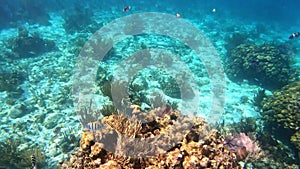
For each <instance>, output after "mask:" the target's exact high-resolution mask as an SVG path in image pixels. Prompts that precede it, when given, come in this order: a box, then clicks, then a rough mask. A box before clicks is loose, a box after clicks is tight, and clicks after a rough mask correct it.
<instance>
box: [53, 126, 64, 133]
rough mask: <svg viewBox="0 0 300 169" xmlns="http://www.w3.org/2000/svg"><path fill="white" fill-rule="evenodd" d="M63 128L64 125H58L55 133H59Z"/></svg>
mask: <svg viewBox="0 0 300 169" xmlns="http://www.w3.org/2000/svg"><path fill="white" fill-rule="evenodd" d="M62 128H63V126H62V125H60V126H58V127H56V128H55V129H54V131H53V133H54V134H55V135H57V134H59V133H60V131H61V129H62Z"/></svg>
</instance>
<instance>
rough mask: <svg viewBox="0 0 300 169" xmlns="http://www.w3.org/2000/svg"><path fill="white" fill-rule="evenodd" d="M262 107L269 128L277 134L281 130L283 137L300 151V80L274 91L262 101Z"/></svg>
mask: <svg viewBox="0 0 300 169" xmlns="http://www.w3.org/2000/svg"><path fill="white" fill-rule="evenodd" d="M262 109H263V118H264V120H265V121H266V123H267V125H268V126H269V127H270V128H271V130H272V131H273V132H274V133H277V134H279V133H281V132H282V136H284V137H285V138H283V139H287V140H291V142H292V143H293V144H294V145H295V146H296V148H297V149H298V152H300V146H299V140H300V138H299V126H300V82H295V83H292V84H289V85H286V86H284V87H283V88H282V89H280V90H278V91H275V92H274V93H273V95H272V96H270V97H269V98H268V99H267V100H266V101H264V102H263V107H262ZM283 133H284V134H283ZM292 135H293V136H292Z"/></svg>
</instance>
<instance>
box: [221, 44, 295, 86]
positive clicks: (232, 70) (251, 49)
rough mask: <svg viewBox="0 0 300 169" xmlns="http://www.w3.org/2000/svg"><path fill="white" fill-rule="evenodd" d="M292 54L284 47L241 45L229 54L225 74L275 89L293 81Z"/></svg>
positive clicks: (287, 47)
mask: <svg viewBox="0 0 300 169" xmlns="http://www.w3.org/2000/svg"><path fill="white" fill-rule="evenodd" d="M293 55H294V54H293V51H292V49H291V48H290V47H289V46H288V45H286V44H281V45H275V44H263V45H260V46H259V45H256V44H241V45H239V46H237V47H236V48H234V49H233V50H232V51H231V52H230V56H229V58H228V60H227V66H226V73H227V74H228V76H229V78H230V79H232V80H236V81H240V80H243V79H247V80H249V81H250V82H253V83H256V84H259V85H262V86H263V87H266V88H268V89H278V88H280V87H282V86H284V85H286V84H288V83H290V82H293V81H295V80H296V77H297V73H296V72H297V71H296V69H294V68H292V64H293V63H294V58H293Z"/></svg>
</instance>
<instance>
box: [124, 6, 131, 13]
mask: <svg viewBox="0 0 300 169" xmlns="http://www.w3.org/2000/svg"><path fill="white" fill-rule="evenodd" d="M130 9H131V6H124V8H123V12H128V11H129V10H130Z"/></svg>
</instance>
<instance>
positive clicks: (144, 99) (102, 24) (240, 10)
mask: <svg viewBox="0 0 300 169" xmlns="http://www.w3.org/2000/svg"><path fill="white" fill-rule="evenodd" d="M298 6H299V2H298V1H296V0H292V1H288V2H286V1H283V0H280V1H276V3H275V2H272V1H263V2H261V1H258V0H252V1H250V2H243V3H241V2H240V1H237V0H230V1H226V2H225V1H224V2H223V1H218V0H213V1H188V2H186V1H176V2H175V1H163V2H158V1H154V0H147V1H138V2H137V1H133V0H131V1H129V0H128V1H126V0H122V1H120V0H118V1H107V0H105V1H101V0H97V1H96V0H86V1H80V0H69V1H62V2H61V1H57V0H49V1H47V2H44V1H40V0H30V1H24V0H10V1H8V0H3V1H1V2H0V14H1V15H0V16H1V19H0V29H1V32H0V33H1V36H0V45H1V49H0V53H1V55H0V73H1V76H0V78H1V79H0V98H1V99H0V117H1V118H0V120H1V123H0V128H1V133H0V141H1V144H0V146H1V149H2V150H0V154H1V156H2V157H5V156H7V157H9V159H10V160H7V159H4V160H2V161H1V160H0V168H1V169H2V168H26V167H27V168H30V166H31V161H30V155H31V154H36V156H38V154H39V153H41V154H43V155H44V156H45V159H44V162H43V163H42V164H39V166H41V167H40V168H55V167H56V164H57V163H58V162H59V161H61V160H65V159H67V158H68V154H70V153H71V152H74V151H75V150H76V147H78V143H79V139H80V137H81V133H82V129H83V127H84V126H85V125H86V124H87V123H89V122H93V121H97V120H100V119H101V118H102V117H103V116H104V115H105V112H104V110H103V107H105V106H111V105H114V106H115V108H116V109H118V110H119V111H120V112H122V113H124V114H126V115H127V116H132V110H131V109H130V105H139V106H141V109H142V111H145V112H147V111H149V110H150V109H153V108H157V107H160V106H163V105H165V104H170V105H173V106H174V107H173V108H177V109H179V110H181V112H182V113H183V114H187V115H190V116H202V117H204V118H206V121H207V122H208V123H209V124H211V126H212V127H215V126H219V128H218V129H220V126H221V128H223V129H224V130H226V129H228V130H229V128H230V127H232V126H235V127H237V126H239V125H241V124H243V125H246V127H245V128H247V125H253V124H247V123H248V121H247V120H246V119H252V120H254V121H255V125H256V126H257V127H256V128H255V129H253V130H251V134H253V135H256V136H257V137H259V134H261V132H262V133H271V134H270V136H271V137H273V139H274V140H275V142H280V143H281V144H280V146H281V148H282V147H284V148H282V151H281V152H286V154H284V153H283V154H280V155H278V157H281V156H286V157H288V158H287V159H285V158H284V159H283V160H281V161H280V160H279V161H276V158H274V159H275V161H276V162H277V163H279V164H280V163H287V164H289V165H291V166H292V164H294V165H293V166H296V167H297V165H298V164H299V156H298V154H297V153H298V152H299V151H300V150H299V149H297V146H295V145H294V144H293V143H291V142H290V136H285V135H281V134H280V133H281V132H279V134H278V133H277V134H276V133H275V134H274V131H272V129H269V128H272V125H273V124H272V125H271V127H270V124H268V121H267V119H266V118H264V110H263V109H261V107H259V106H257V105H256V104H255V101H256V99H255V98H256V97H255V96H256V95H257V93H258V91H259V90H262V89H264V90H265V91H266V92H265V93H266V95H267V96H269V97H271V96H272V94H273V93H274V91H276V90H278V89H280V88H281V87H282V86H284V85H287V84H290V83H292V82H294V81H297V80H299V74H296V75H294V73H295V72H297V71H299V66H300V54H299V45H300V37H299V38H298V37H297V36H296V34H297V32H298V31H300V28H299V27H300V19H299V17H298V13H297V11H298ZM293 33H295V37H294V38H293V39H289V37H290V36H291V35H293ZM241 44H247V45H249V44H250V45H254V46H257V47H258V49H257V50H250V49H252V48H255V47H253V46H252V47H251V46H248V47H246V48H242V49H241V50H238V48H237V47H238V46H239V45H241ZM263 44H270V45H274V46H272V47H274V50H270V51H266V52H267V54H265V53H264V52H265V51H264V49H265V48H262V47H261V48H260V45H263ZM243 50H245V51H246V52H245V51H243ZM248 50H249V51H248ZM251 52H253V53H254V54H249V53H251ZM255 52H256V53H255ZM268 52H269V53H268ZM272 52H273V53H272ZM274 52H275V54H274ZM276 52H278V53H276ZM247 54H248V55H247ZM280 54H282V55H280ZM260 56H261V57H260ZM268 56H270V57H268ZM281 57H282V58H283V59H281V60H280V59H278V58H281ZM269 64H272V65H271V66H268V65H269ZM246 67H247V68H246ZM265 69H267V70H268V71H267V73H266V72H265V73H262V72H264V71H263V70H265ZM272 72H273V73H272ZM274 72H277V73H274ZM285 73H286V74H285ZM107 85H111V90H109V89H107ZM107 92H108V93H107ZM296 101H297V100H296ZM87 107H88V108H89V107H90V108H91V111H92V112H95V111H100V112H102V114H101V113H100V114H99V115H98V116H95V115H94V116H92V117H90V118H84V117H83V116H82V112H83V111H82V110H83V108H87ZM295 112H296V113H295V114H296V115H295V116H294V117H291V119H296V120H295V121H296V122H298V123H296V125H297V124H299V119H297V117H299V116H298V115H297V114H299V113H300V112H299V108H298V109H297V108H296V111H295ZM245 123H246V124H245ZM249 123H250V122H249ZM275 123H276V122H275ZM274 126H276V125H274ZM279 126H280V125H279ZM233 128H234V127H233ZM248 128H249V127H248ZM279 128H280V127H279ZM243 129H244V128H243ZM243 129H241V130H239V132H245V133H246V132H247V131H246V129H245V130H243ZM280 130H281V128H280ZM283 130H285V129H283ZM295 131H296V132H298V131H299V128H296V129H293V130H292V131H290V130H288V132H295ZM249 133H250V132H249ZM283 133H284V131H283ZM266 135H267V134H266ZM288 135H291V134H290V133H289V134H288ZM12 140H14V141H12ZM274 140H273V141H274ZM258 141H259V142H260V144H261V145H264V144H263V143H264V141H265V140H262V139H261V140H259V139H258ZM12 142H13V143H12ZM10 145H11V146H10ZM276 145H277V144H276ZM278 145H279V144H278ZM4 147H10V148H7V149H5V148H4ZM278 149H280V148H278ZM5 150H6V151H5ZM274 159H271V158H270V159H269V160H270V161H271V160H273V161H274ZM267 160H268V159H267ZM284 160H286V161H284ZM254 168H255V167H254Z"/></svg>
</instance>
